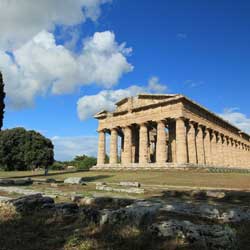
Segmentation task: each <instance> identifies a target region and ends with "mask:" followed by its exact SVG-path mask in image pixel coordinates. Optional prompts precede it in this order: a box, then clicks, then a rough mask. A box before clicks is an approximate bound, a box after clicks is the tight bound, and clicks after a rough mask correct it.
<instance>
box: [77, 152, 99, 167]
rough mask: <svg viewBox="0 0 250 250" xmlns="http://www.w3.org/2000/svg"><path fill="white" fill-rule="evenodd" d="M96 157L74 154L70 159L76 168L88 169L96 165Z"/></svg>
mask: <svg viewBox="0 0 250 250" xmlns="http://www.w3.org/2000/svg"><path fill="white" fill-rule="evenodd" d="M96 162H97V159H96V158H95V157H91V156H87V155H80V156H76V157H75V158H74V160H73V161H72V165H74V166H76V167H77V168H78V169H89V168H91V167H93V166H94V165H96Z"/></svg>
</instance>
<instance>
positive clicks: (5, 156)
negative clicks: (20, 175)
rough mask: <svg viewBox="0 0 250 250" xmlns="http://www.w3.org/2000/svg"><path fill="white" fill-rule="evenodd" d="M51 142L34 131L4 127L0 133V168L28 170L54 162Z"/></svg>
mask: <svg viewBox="0 0 250 250" xmlns="http://www.w3.org/2000/svg"><path fill="white" fill-rule="evenodd" d="M53 148H54V146H53V144H52V142H51V141H50V140H49V139H47V138H45V137H44V136H43V135H41V134H40V133H38V132H36V131H33V130H31V131H27V130H25V129H24V128H14V129H6V130H3V131H1V133H0V168H2V169H5V170H29V169H34V168H36V167H41V166H43V167H45V166H50V165H51V164H53V162H54V151H53Z"/></svg>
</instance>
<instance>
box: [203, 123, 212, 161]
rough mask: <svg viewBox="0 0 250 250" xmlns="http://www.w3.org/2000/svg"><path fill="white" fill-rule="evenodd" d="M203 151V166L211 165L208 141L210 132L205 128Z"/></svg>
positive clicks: (209, 143)
mask: <svg viewBox="0 0 250 250" xmlns="http://www.w3.org/2000/svg"><path fill="white" fill-rule="evenodd" d="M204 150H205V164H206V165H211V163H212V160H211V141H210V132H209V130H208V129H207V128H205V131H204Z"/></svg>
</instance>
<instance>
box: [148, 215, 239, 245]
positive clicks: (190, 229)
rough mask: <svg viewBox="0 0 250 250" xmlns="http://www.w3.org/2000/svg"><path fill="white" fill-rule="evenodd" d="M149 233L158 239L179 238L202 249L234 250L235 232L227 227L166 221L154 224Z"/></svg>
mask: <svg viewBox="0 0 250 250" xmlns="http://www.w3.org/2000/svg"><path fill="white" fill-rule="evenodd" d="M149 231H151V233H153V234H154V235H156V236H158V237H167V238H176V237H178V238H181V239H183V240H185V241H186V242H188V243H189V244H195V245H198V246H200V248H204V249H211V250H213V249H216V250H217V249H225V250H229V249H236V235H235V232H234V231H233V230H232V229H231V228H230V227H228V226H221V225H206V224H204V225H202V224H201V225H197V224H194V223H191V222H190V221H179V220H168V221H163V222H160V223H154V224H153V225H152V226H150V227H149Z"/></svg>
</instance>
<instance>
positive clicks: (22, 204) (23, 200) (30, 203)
mask: <svg viewBox="0 0 250 250" xmlns="http://www.w3.org/2000/svg"><path fill="white" fill-rule="evenodd" d="M8 203H10V204H12V205H13V206H15V208H16V210H17V211H18V212H32V211H34V210H36V209H40V208H43V207H44V205H48V204H50V205H51V204H54V200H53V199H52V198H50V197H46V196H42V195H41V194H34V195H27V196H23V197H20V198H17V199H12V200H10V201H8Z"/></svg>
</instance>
